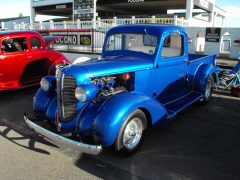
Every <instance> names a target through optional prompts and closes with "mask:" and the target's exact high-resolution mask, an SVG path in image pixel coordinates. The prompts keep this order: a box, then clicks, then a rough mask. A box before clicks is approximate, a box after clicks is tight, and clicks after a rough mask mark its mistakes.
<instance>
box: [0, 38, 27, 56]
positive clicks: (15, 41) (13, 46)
mask: <svg viewBox="0 0 240 180" xmlns="http://www.w3.org/2000/svg"><path fill="white" fill-rule="evenodd" d="M26 50H27V39H26V38H12V39H6V40H4V41H3V42H2V44H1V51H2V52H3V53H12V52H19V51H26Z"/></svg>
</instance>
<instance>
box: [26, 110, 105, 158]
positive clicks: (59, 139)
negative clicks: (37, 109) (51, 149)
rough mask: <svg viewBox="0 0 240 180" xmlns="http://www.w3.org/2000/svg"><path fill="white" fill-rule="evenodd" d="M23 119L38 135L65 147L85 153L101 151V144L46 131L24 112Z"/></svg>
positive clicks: (94, 153)
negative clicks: (80, 140) (96, 144)
mask: <svg viewBox="0 0 240 180" xmlns="http://www.w3.org/2000/svg"><path fill="white" fill-rule="evenodd" d="M24 120H25V122H26V123H27V125H28V126H29V127H30V128H31V129H33V130H34V131H36V132H37V133H39V134H40V135H43V136H44V137H46V138H48V139H50V140H52V141H53V142H56V143H59V144H62V145H64V146H66V147H69V148H72V149H75V150H77V151H80V152H83V153H87V154H93V155H98V154H99V153H100V152H101V151H102V147H101V146H95V145H89V144H84V143H80V142H77V141H73V140H71V139H68V138H65V137H63V136H60V135H58V134H55V133H52V132H51V131H48V130H46V129H44V128H42V127H40V126H38V125H37V124H35V123H33V122H32V121H30V120H29V119H28V118H27V117H26V115H25V114H24Z"/></svg>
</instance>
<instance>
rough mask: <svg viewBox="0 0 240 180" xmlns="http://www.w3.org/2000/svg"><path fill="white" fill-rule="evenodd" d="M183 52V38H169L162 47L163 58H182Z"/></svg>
mask: <svg viewBox="0 0 240 180" xmlns="http://www.w3.org/2000/svg"><path fill="white" fill-rule="evenodd" d="M182 52H183V37H182V36H180V35H179V36H167V37H166V38H165V39H164V43H163V47H162V58H167V57H177V56H181V55H182Z"/></svg>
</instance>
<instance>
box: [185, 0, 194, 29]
mask: <svg viewBox="0 0 240 180" xmlns="http://www.w3.org/2000/svg"><path fill="white" fill-rule="evenodd" d="M193 6H194V5H193V0H187V4H186V19H187V21H188V26H191V21H192V11H193Z"/></svg>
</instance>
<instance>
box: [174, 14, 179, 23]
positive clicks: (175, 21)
mask: <svg viewBox="0 0 240 180" xmlns="http://www.w3.org/2000/svg"><path fill="white" fill-rule="evenodd" d="M177 19H178V18H177V15H174V25H178V23H177Z"/></svg>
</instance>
